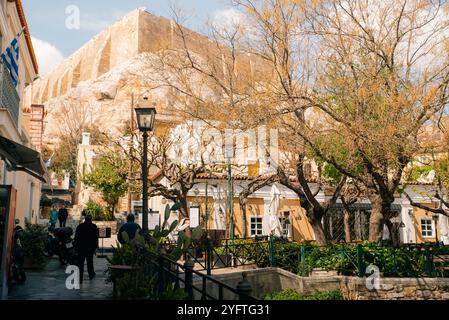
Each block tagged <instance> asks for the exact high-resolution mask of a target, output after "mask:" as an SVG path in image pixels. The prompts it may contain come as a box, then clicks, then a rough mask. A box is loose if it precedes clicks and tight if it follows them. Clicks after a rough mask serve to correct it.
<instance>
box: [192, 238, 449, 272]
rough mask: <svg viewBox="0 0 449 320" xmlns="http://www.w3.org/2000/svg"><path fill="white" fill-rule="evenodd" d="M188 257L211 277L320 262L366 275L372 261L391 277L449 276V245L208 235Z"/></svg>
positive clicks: (297, 267)
mask: <svg viewBox="0 0 449 320" xmlns="http://www.w3.org/2000/svg"><path fill="white" fill-rule="evenodd" d="M185 258H189V259H192V260H193V261H194V262H195V263H196V264H197V268H198V267H199V268H198V269H200V270H205V271H207V274H208V275H210V274H211V271H212V270H213V269H220V268H229V267H238V266H245V265H257V266H259V267H267V266H272V267H275V266H278V267H281V268H284V269H286V270H288V271H291V272H293V273H297V274H302V275H307V274H309V273H310V272H311V270H310V269H311V268H312V267H313V266H314V264H316V266H317V268H324V269H327V270H337V271H338V272H339V273H341V274H345V275H355V276H359V277H363V276H365V275H366V268H367V267H368V266H369V265H370V264H372V265H378V266H379V268H380V272H381V273H382V274H383V275H384V276H389V277H393V276H399V277H401V276H415V277H422V276H427V277H449V246H441V245H432V244H414V245H410V244H407V245H402V246H400V247H397V248H394V247H391V246H387V245H385V246H381V245H372V246H370V245H367V246H366V245H362V244H361V243H352V244H341V245H340V244H332V245H329V246H326V247H319V246H316V245H312V244H298V243H294V242H288V241H286V240H285V239H279V238H274V237H270V238H268V237H266V238H264V239H259V240H255V239H238V240H234V241H232V240H229V239H227V240H223V241H222V242H221V243H220V244H218V245H214V244H213V243H212V242H211V241H208V240H207V239H206V240H204V241H203V242H202V243H201V245H200V246H197V247H192V248H190V249H188V250H187V252H186V254H185ZM311 266H312V267H311ZM307 267H309V268H307Z"/></svg>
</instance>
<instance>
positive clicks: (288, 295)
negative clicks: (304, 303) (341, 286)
mask: <svg viewBox="0 0 449 320" xmlns="http://www.w3.org/2000/svg"><path fill="white" fill-rule="evenodd" d="M265 300H343V295H342V294H341V292H340V291H339V290H336V291H315V292H313V293H311V294H303V293H299V292H297V291H295V290H293V289H285V290H282V291H279V292H273V293H271V294H268V295H267V296H265Z"/></svg>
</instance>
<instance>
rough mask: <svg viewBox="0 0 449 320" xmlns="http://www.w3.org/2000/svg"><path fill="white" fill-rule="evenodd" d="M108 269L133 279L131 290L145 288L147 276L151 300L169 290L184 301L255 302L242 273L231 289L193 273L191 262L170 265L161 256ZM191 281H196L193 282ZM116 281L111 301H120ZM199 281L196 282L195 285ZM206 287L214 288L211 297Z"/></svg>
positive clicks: (207, 277)
mask: <svg viewBox="0 0 449 320" xmlns="http://www.w3.org/2000/svg"><path fill="white" fill-rule="evenodd" d="M109 268H110V269H112V270H115V271H116V272H117V271H121V272H122V273H123V271H125V272H128V273H130V274H132V275H133V278H134V279H135V281H134V287H135V288H134V289H135V290H137V288H138V287H139V286H142V285H143V286H145V284H144V283H143V282H144V281H146V280H145V279H144V278H143V277H144V276H145V275H150V276H151V279H152V281H151V283H153V284H154V288H153V292H154V294H153V296H154V297H156V296H157V297H159V298H163V297H164V296H163V294H164V292H167V291H169V290H178V289H183V290H184V291H185V292H186V294H187V299H188V300H223V299H224V297H225V293H227V294H228V295H227V296H228V297H229V295H231V296H233V297H234V298H236V299H239V300H258V299H257V298H255V297H254V296H252V295H251V291H252V289H251V285H250V283H249V282H248V280H247V279H246V273H243V275H242V276H243V278H242V280H241V281H240V282H239V284H238V285H237V287H236V288H233V287H231V286H229V285H227V284H226V283H223V282H222V281H219V280H217V279H214V278H213V277H211V276H209V275H206V274H204V272H200V271H197V270H194V262H193V261H192V260H190V259H188V260H186V261H185V263H184V264H180V263H179V262H176V261H173V260H171V259H169V258H167V257H165V256H162V255H154V256H152V258H151V259H149V260H148V262H147V263H145V264H144V265H142V266H140V267H131V266H117V265H111V266H109ZM194 277H195V278H196V280H197V281H194ZM117 278H120V277H116V279H115V280H113V283H114V290H113V291H114V298H115V299H117V298H120V295H119V294H118V292H117V289H116V281H117ZM198 280H199V281H198ZM195 282H200V283H201V287H198V286H197V285H195ZM208 285H209V286H210V285H212V286H215V287H216V288H217V290H216V294H215V295H214V294H213V293H212V291H211V290H208V288H209V287H208Z"/></svg>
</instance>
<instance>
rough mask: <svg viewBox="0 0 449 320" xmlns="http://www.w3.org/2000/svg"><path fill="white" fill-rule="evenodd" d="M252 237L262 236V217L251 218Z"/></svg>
mask: <svg viewBox="0 0 449 320" xmlns="http://www.w3.org/2000/svg"><path fill="white" fill-rule="evenodd" d="M250 223H251V229H250V230H251V237H254V236H261V235H262V217H251V219H250Z"/></svg>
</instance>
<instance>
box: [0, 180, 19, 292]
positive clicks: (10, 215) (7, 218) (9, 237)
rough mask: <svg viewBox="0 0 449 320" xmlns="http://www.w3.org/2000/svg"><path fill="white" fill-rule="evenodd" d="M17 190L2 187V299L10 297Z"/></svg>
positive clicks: (0, 270)
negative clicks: (9, 286)
mask: <svg viewBox="0 0 449 320" xmlns="http://www.w3.org/2000/svg"><path fill="white" fill-rule="evenodd" d="M15 211H16V190H15V189H14V188H13V187H12V186H0V245H1V252H0V257H1V260H0V262H1V263H0V276H1V279H0V280H1V287H2V288H1V298H2V299H6V298H7V295H8V278H9V270H10V267H11V259H12V246H13V237H14V219H15Z"/></svg>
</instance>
